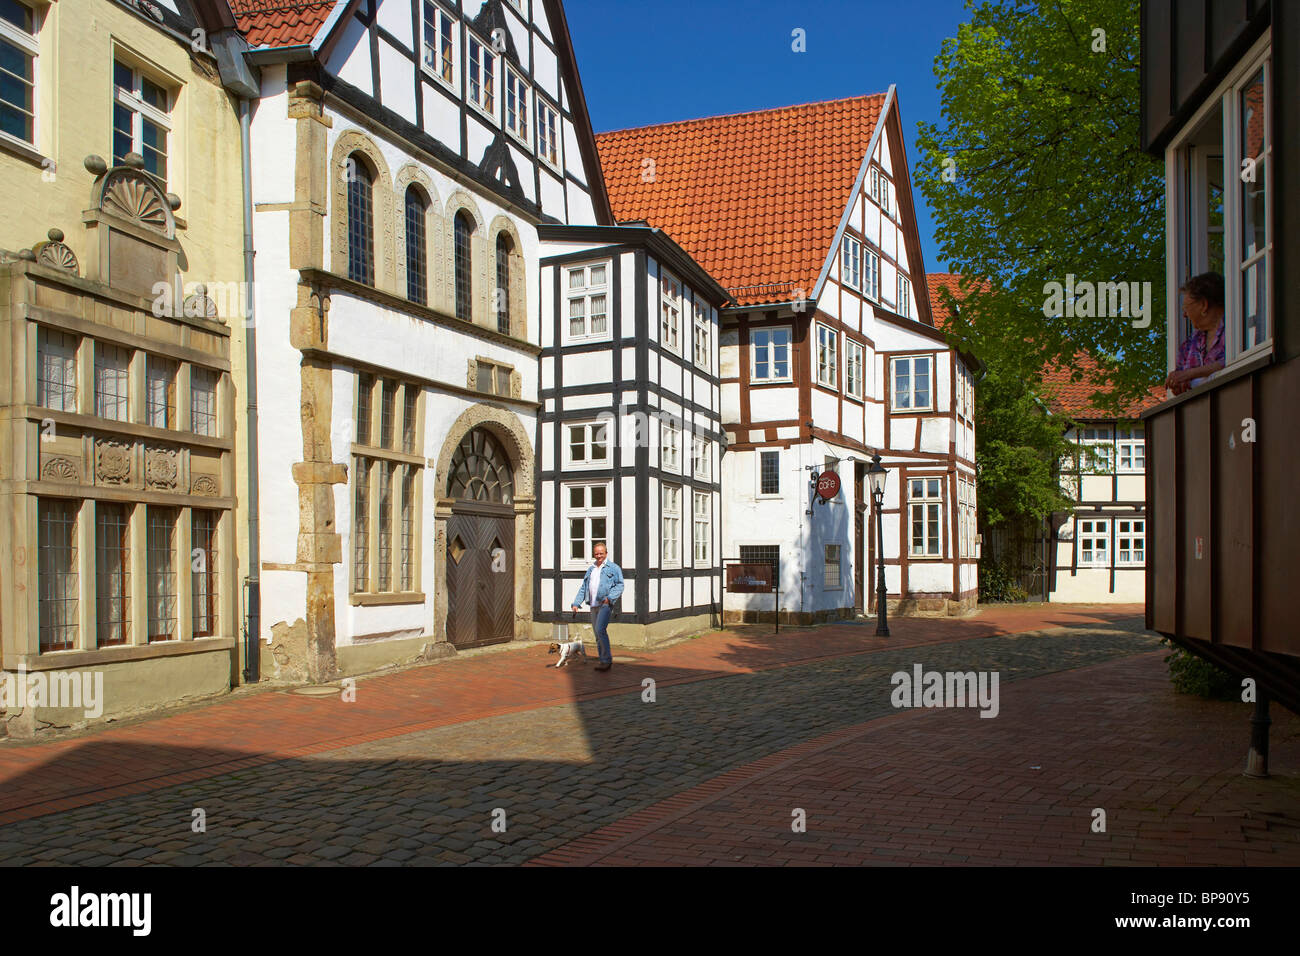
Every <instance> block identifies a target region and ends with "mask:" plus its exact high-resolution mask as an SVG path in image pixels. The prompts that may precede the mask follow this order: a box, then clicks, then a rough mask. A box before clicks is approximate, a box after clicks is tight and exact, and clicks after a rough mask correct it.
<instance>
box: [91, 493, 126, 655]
mask: <svg viewBox="0 0 1300 956" xmlns="http://www.w3.org/2000/svg"><path fill="white" fill-rule="evenodd" d="M129 519H130V513H129V512H128V510H127V508H126V506H125V505H119V504H109V503H108V502H103V501H101V502H97V503H96V504H95V590H96V598H97V600H96V608H95V609H96V614H97V622H96V623H97V635H96V639H97V642H98V645H99V646H100V647H107V646H110V645H114V644H125V643H127V641H128V640H129V639H130V635H131V555H130V550H129V545H130V526H129Z"/></svg>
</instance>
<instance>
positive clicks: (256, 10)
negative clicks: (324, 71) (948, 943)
mask: <svg viewBox="0 0 1300 956" xmlns="http://www.w3.org/2000/svg"><path fill="white" fill-rule="evenodd" d="M340 2H346V0H229V3H230V12H231V13H233V14H234V15H235V22H236V23H237V24H238V25H239V32H240V33H242V34H244V39H246V40H247V41H248V45H249V46H254V47H281V46H296V45H298V44H302V43H310V42H311V41H312V39H313V38H314V37H315V36H316V33H317V31H318V30H320V28H321V24H323V23H324V22H325V21H326V20H327V19H328V18H329V15H330V12H331V11H332V10H333V9H334V7H335V6H337V5H338V4H339V3H340Z"/></svg>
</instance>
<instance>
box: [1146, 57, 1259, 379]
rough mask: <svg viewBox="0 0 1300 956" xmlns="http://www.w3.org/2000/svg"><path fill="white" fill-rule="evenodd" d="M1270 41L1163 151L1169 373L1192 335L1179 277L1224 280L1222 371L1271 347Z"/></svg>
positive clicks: (1219, 90)
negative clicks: (1211, 275)
mask: <svg viewBox="0 0 1300 956" xmlns="http://www.w3.org/2000/svg"><path fill="white" fill-rule="evenodd" d="M1271 53H1272V49H1271V34H1270V33H1268V32H1266V34H1265V36H1264V37H1262V38H1261V39H1260V40H1259V41H1258V42H1257V44H1256V46H1255V47H1254V48H1253V50H1252V51H1251V53H1250V54H1249V55H1248V57H1246V58H1244V59H1243V60H1242V61H1241V65H1240V67H1239V68H1238V69H1237V70H1235V71H1234V72H1233V73H1232V74H1231V75H1229V76H1228V77H1227V78H1225V80H1224V81H1223V83H1222V84H1221V85H1220V87H1219V89H1218V90H1217V91H1216V92H1215V94H1214V95H1213V96H1211V97H1209V98H1207V99H1206V101H1205V104H1204V106H1203V108H1202V109H1201V111H1199V112H1198V114H1197V116H1196V117H1195V119H1194V121H1193V122H1190V123H1188V125H1187V126H1186V127H1185V128H1184V129H1183V131H1182V132H1181V133H1180V134H1179V135H1178V136H1177V137H1176V138H1175V140H1174V142H1173V143H1172V144H1171V145H1170V147H1169V148H1168V151H1167V153H1166V157H1167V159H1168V161H1169V164H1170V165H1171V166H1172V168H1173V170H1174V174H1173V175H1171V176H1169V177H1168V185H1167V192H1166V207H1167V208H1168V210H1169V216H1168V223H1169V225H1168V232H1169V238H1170V240H1171V244H1172V245H1173V246H1174V247H1175V248H1176V249H1177V255H1176V257H1171V262H1170V264H1169V272H1168V278H1169V283H1168V284H1169V289H1170V295H1169V307H1170V308H1169V312H1168V323H1169V325H1168V342H1169V345H1168V348H1169V352H1168V355H1169V365H1170V367H1171V368H1172V367H1173V365H1174V362H1175V360H1176V357H1177V356H1178V353H1179V350H1180V348H1181V347H1182V345H1183V343H1184V342H1185V341H1186V339H1187V337H1188V336H1189V335H1191V334H1192V333H1193V331H1194V330H1193V328H1192V326H1191V324H1190V323H1189V322H1188V321H1187V320H1186V319H1184V318H1183V316H1182V308H1181V296H1180V294H1179V293H1178V292H1177V291H1176V290H1177V288H1178V286H1179V285H1181V284H1182V282H1183V281H1184V280H1185V279H1186V278H1187V277H1189V276H1192V275H1198V274H1200V273H1204V272H1218V273H1220V274H1221V275H1222V276H1223V279H1224V327H1223V343H1224V363H1225V365H1227V366H1231V365H1232V364H1233V363H1235V362H1240V361H1243V360H1245V359H1248V358H1251V357H1254V356H1255V355H1257V354H1259V353H1262V352H1267V351H1269V350H1270V349H1271V348H1272V342H1273V329H1272V326H1273V322H1274V320H1273V318H1272V315H1273V298H1274V297H1273V287H1274V286H1275V284H1276V279H1275V275H1274V273H1275V271H1276V270H1275V264H1274V261H1273V238H1274V233H1275V223H1274V222H1273V219H1272V215H1273V210H1272V208H1271V206H1272V205H1273V204H1272V203H1270V202H1269V196H1268V191H1269V189H1270V188H1272V183H1273V182H1274V175H1275V168H1274V163H1273V158H1274V157H1273V149H1272V140H1273V129H1272V115H1273V112H1274V103H1273V79H1272V70H1273V62H1272V56H1271Z"/></svg>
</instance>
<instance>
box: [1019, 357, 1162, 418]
mask: <svg viewBox="0 0 1300 956" xmlns="http://www.w3.org/2000/svg"><path fill="white" fill-rule="evenodd" d="M1073 368H1074V369H1078V370H1080V371H1082V372H1083V377H1082V378H1081V379H1080V380H1079V381H1077V382H1074V381H1071V369H1068V368H1061V367H1059V366H1056V367H1052V368H1047V369H1045V370H1044V371H1043V386H1044V388H1043V392H1044V394H1043V398H1044V400H1046V401H1047V405H1048V407H1049V408H1051V410H1052V411H1053V413H1055V414H1057V415H1068V416H1069V417H1070V418H1079V419H1084V420H1089V419H1095V420H1102V421H1108V420H1111V419H1116V418H1119V419H1123V418H1137V417H1138V416H1139V415H1140V414H1142V412H1144V411H1145V410H1146V409H1148V408H1150V407H1151V406H1153V405H1157V404H1159V403H1160V402H1162V401H1164V399H1165V395H1164V389H1163V388H1153V389H1151V390H1150V391H1149V392H1148V393H1147V396H1146V397H1145V398H1143V399H1139V400H1138V401H1135V402H1131V403H1130V404H1128V405H1127V406H1124V407H1123V408H1121V409H1120V411H1119V412H1118V413H1117V412H1109V411H1102V410H1100V409H1098V408H1096V407H1094V405H1093V402H1092V394H1093V392H1096V391H1105V379H1104V378H1103V376H1102V374H1101V370H1100V369H1099V368H1097V363H1096V362H1095V361H1093V359H1092V358H1091V357H1089V356H1087V355H1085V354H1083V353H1082V352H1080V353H1079V354H1078V355H1076V356H1075V357H1074V366H1073Z"/></svg>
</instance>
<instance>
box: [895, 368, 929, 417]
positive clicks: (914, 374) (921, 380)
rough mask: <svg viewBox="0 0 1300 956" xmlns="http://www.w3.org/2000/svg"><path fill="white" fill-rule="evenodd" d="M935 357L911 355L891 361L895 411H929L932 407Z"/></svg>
mask: <svg viewBox="0 0 1300 956" xmlns="http://www.w3.org/2000/svg"><path fill="white" fill-rule="evenodd" d="M933 363H934V357H933V356H930V355H910V356H906V357H903V358H896V359H894V360H893V361H892V362H891V366H892V368H893V375H894V388H893V395H894V411H928V410H930V409H931V407H932V399H933V397H934V396H933V392H932V390H931V377H932V376H931V372H932V370H933Z"/></svg>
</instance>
